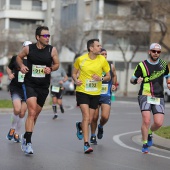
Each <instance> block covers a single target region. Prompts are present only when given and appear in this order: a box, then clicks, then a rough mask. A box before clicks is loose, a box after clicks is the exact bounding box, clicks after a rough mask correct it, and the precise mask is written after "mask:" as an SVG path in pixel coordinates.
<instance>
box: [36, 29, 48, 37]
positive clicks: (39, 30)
mask: <svg viewBox="0 0 170 170" xmlns="http://www.w3.org/2000/svg"><path fill="white" fill-rule="evenodd" d="M42 30H47V31H48V30H49V29H48V27H47V26H39V27H37V29H36V31H35V38H36V37H37V35H41V31H42ZM36 39H37V38H36Z"/></svg>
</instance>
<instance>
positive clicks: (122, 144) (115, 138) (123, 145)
mask: <svg viewBox="0 0 170 170" xmlns="http://www.w3.org/2000/svg"><path fill="white" fill-rule="evenodd" d="M139 132H141V131H140V130H139V131H133V132H127V133H122V134H119V135H115V136H113V141H114V142H116V143H117V144H118V145H120V146H122V147H124V148H127V149H131V150H134V151H137V152H140V153H141V154H142V152H141V150H139V149H136V148H133V147H130V146H127V145H126V144H124V143H123V142H122V141H121V140H120V137H121V136H124V135H129V134H132V133H139ZM149 155H153V156H156V157H160V158H166V159H170V157H167V156H163V155H159V154H155V153H149Z"/></svg>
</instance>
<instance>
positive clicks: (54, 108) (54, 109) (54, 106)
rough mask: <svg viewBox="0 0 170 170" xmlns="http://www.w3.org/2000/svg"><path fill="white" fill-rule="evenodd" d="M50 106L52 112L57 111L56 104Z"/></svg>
mask: <svg viewBox="0 0 170 170" xmlns="http://www.w3.org/2000/svg"><path fill="white" fill-rule="evenodd" d="M52 108H53V112H54V113H57V106H56V105H55V104H53V105H52Z"/></svg>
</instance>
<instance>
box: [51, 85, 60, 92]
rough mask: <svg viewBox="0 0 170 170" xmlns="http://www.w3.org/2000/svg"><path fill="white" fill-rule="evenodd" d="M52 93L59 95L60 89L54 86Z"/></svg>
mask: <svg viewBox="0 0 170 170" xmlns="http://www.w3.org/2000/svg"><path fill="white" fill-rule="evenodd" d="M51 90H52V92H56V93H58V92H59V91H60V87H57V86H52V89H51Z"/></svg>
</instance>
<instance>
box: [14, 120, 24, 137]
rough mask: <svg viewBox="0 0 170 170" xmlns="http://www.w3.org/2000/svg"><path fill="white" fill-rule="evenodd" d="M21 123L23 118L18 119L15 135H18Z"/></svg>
mask: <svg viewBox="0 0 170 170" xmlns="http://www.w3.org/2000/svg"><path fill="white" fill-rule="evenodd" d="M23 121H24V117H23V118H20V117H18V122H17V125H16V129H15V133H17V134H19V133H20V130H21V127H22V124H23Z"/></svg>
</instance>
